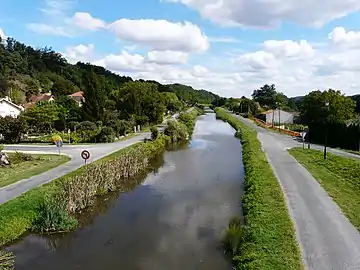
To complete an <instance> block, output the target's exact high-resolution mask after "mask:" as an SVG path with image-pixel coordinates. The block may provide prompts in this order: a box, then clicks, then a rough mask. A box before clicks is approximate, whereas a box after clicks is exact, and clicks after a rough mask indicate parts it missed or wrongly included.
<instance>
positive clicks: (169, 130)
mask: <svg viewBox="0 0 360 270" xmlns="http://www.w3.org/2000/svg"><path fill="white" fill-rule="evenodd" d="M164 134H165V135H167V136H169V137H170V138H171V141H172V142H177V141H183V140H187V139H188V138H189V134H188V132H187V127H186V126H185V125H184V124H183V123H180V122H179V121H177V120H170V121H168V123H167V127H166V128H165V130H164Z"/></svg>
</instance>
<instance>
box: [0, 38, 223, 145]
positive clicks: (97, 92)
mask: <svg viewBox="0 0 360 270" xmlns="http://www.w3.org/2000/svg"><path fill="white" fill-rule="evenodd" d="M78 91H83V97H84V102H83V104H82V106H81V107H79V106H78V104H77V103H76V102H75V101H74V100H73V99H72V98H70V97H69V95H70V94H72V93H74V92H78ZM47 92H51V94H52V95H53V96H54V97H55V101H54V102H45V101H42V102H37V103H36V104H35V106H33V107H32V108H30V109H27V110H26V111H25V112H24V113H22V115H21V116H20V117H19V119H9V118H8V117H7V118H6V119H0V121H1V123H2V128H1V127H0V133H2V134H3V135H4V136H5V137H9V138H10V137H12V136H13V135H14V134H13V132H12V131H14V129H13V128H11V127H13V126H16V125H17V126H19V127H23V128H22V130H20V131H25V130H27V131H31V132H34V133H49V132H51V131H53V130H58V131H62V130H67V129H75V128H76V126H78V129H77V130H84V127H87V128H88V130H87V132H88V133H90V132H91V131H94V129H95V130H96V132H97V133H100V132H101V130H102V129H104V128H105V127H107V130H106V129H105V130H104V132H105V133H111V134H112V133H114V135H121V134H124V133H126V132H127V131H129V130H131V129H132V128H133V126H136V125H141V126H144V125H145V126H146V125H153V124H157V123H159V122H161V121H162V119H163V116H164V115H166V114H167V113H173V112H177V111H180V110H182V109H184V108H185V107H188V106H192V105H194V104H197V103H212V102H213V101H214V100H215V99H218V98H219V96H217V95H215V94H213V93H211V92H209V91H206V90H196V89H193V88H192V87H190V86H186V85H182V84H168V85H163V84H161V83H159V82H156V81H145V80H133V79H132V78H131V77H128V76H121V75H118V74H115V73H113V72H111V71H109V70H107V69H105V68H103V67H100V66H95V65H92V64H90V63H82V62H78V63H77V64H75V65H72V64H70V63H68V62H67V60H66V59H65V58H64V57H63V56H62V55H61V54H60V53H58V52H55V51H54V50H53V49H52V48H48V47H45V48H41V49H36V48H33V47H31V46H27V45H25V44H23V43H21V42H19V41H17V40H15V39H13V38H7V39H6V40H1V39H0V97H4V96H9V97H10V98H11V100H12V101H13V102H14V103H16V104H25V103H27V102H29V100H30V98H31V97H32V96H34V95H38V94H40V93H47ZM20 122H21V125H20ZM82 122H86V123H85V124H82V125H80V124H81V123H82ZM89 122H91V123H92V124H89ZM93 124H94V125H95V126H96V128H95V126H94V125H93ZM79 125H80V126H79ZM5 127H6V128H5ZM110 129H112V130H110ZM14 132H15V131H14ZM96 132H95V131H94V132H93V133H94V134H95V133H96ZM17 133H19V131H17ZM20 133H21V132H20ZM10 134H11V135H10ZM94 134H92V135H91V136H90V135H89V136H90V137H94V136H95V135H96V136H98V135H99V134H95V135H94ZM89 136H87V137H89ZM96 136H95V137H96ZM85 137H86V136H85ZM95 137H94V138H95ZM14 138H15V139H13V140H12V141H14V142H15V141H18V140H19V136H15V137H14ZM80 140H82V139H80ZM86 140H92V139H89V138H87V139H86Z"/></svg>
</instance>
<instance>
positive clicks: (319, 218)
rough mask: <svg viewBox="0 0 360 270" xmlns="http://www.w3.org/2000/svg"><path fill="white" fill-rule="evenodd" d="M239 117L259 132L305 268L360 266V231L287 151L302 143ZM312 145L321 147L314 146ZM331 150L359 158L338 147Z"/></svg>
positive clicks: (359, 267)
mask: <svg viewBox="0 0 360 270" xmlns="http://www.w3.org/2000/svg"><path fill="white" fill-rule="evenodd" d="M237 117H238V118H239V119H240V120H241V121H243V122H244V123H246V124H247V125H249V126H251V127H253V128H255V129H256V130H257V131H258V132H259V133H258V138H259V140H260V141H261V144H262V147H263V149H264V151H265V153H266V154H267V156H268V159H269V162H270V164H271V165H272V167H273V169H274V171H275V174H276V176H277V178H278V179H279V182H280V184H281V185H282V188H283V190H284V192H285V195H286V200H287V203H288V206H289V210H290V214H291V216H292V218H293V221H294V224H295V227H296V232H297V238H298V241H299V243H300V247H301V250H302V254H303V262H304V265H305V267H306V268H307V269H316V270H330V269H334V270H340V269H349V270H350V269H352V270H354V269H360V234H359V233H358V231H357V230H356V229H355V227H354V226H352V225H351V224H350V222H349V221H348V220H347V218H346V217H345V216H344V215H343V214H342V213H341V211H340V209H339V207H338V206H337V205H336V204H335V203H334V202H333V200H332V199H331V198H330V197H329V196H328V195H327V193H326V192H325V191H324V189H323V188H322V187H321V186H320V185H319V183H318V182H317V181H316V180H315V179H314V178H313V177H312V175H311V174H310V173H309V172H308V171H307V170H306V169H305V168H304V167H303V166H301V165H300V164H299V163H298V162H297V161H296V160H295V159H294V158H293V157H292V156H291V155H290V154H289V153H288V152H287V150H286V149H287V148H292V147H296V146H301V145H302V143H299V142H297V141H296V140H294V139H292V138H291V137H289V136H284V135H281V134H277V133H274V132H271V131H268V130H265V129H263V128H260V127H258V126H257V125H255V124H253V123H252V122H251V121H250V120H248V119H244V118H242V117H240V116H237ZM312 148H319V149H322V147H321V146H314V145H312ZM329 152H334V153H335V154H339V155H344V156H351V157H355V158H360V157H359V156H356V155H351V154H348V153H344V152H341V151H339V150H336V149H329Z"/></svg>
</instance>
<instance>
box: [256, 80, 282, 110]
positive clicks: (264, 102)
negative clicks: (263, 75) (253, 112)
mask: <svg viewBox="0 0 360 270" xmlns="http://www.w3.org/2000/svg"><path fill="white" fill-rule="evenodd" d="M276 96H277V92H276V88H275V85H274V84H272V85H268V84H265V85H264V86H262V87H261V88H260V89H257V90H254V92H253V94H252V97H253V99H254V100H255V101H256V102H259V104H260V105H261V106H266V107H268V108H272V109H274V108H276Z"/></svg>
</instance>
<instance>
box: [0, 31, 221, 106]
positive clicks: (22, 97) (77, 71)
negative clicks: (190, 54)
mask: <svg viewBox="0 0 360 270" xmlns="http://www.w3.org/2000/svg"><path fill="white" fill-rule="evenodd" d="M92 71H93V72H94V75H93V77H92V79H93V80H95V81H97V82H98V84H97V87H99V89H96V90H98V91H99V92H101V94H103V95H104V96H105V101H106V100H107V99H110V98H111V95H112V92H113V91H115V90H118V89H119V88H120V87H121V85H122V84H124V83H126V82H129V81H132V78H130V77H126V76H120V75H117V74H114V73H112V72H111V71H109V70H106V69H104V68H103V67H99V66H94V65H91V64H85V63H80V62H79V63H77V64H76V65H71V64H69V63H68V62H67V61H66V59H65V58H64V57H63V56H62V55H61V54H60V53H57V52H55V51H53V50H52V49H51V48H42V49H34V48H32V47H31V46H27V45H25V44H23V43H21V42H18V41H16V40H15V39H13V38H8V39H7V40H6V41H2V42H1V44H0V97H3V96H5V95H9V96H10V97H11V99H12V100H13V102H15V103H17V104H21V103H25V102H27V101H28V100H29V98H30V97H31V96H32V95H36V94H38V93H39V92H49V91H51V92H52V94H53V95H54V96H55V97H59V96H63V95H69V94H71V93H74V92H76V91H79V90H85V88H86V87H87V85H86V80H85V79H84V77H86V76H87V75H88V74H89V73H91V72H92ZM142 82H144V81H142ZM149 82H152V83H155V84H156V85H157V87H155V89H156V90H157V91H159V92H174V93H175V94H176V95H177V96H178V98H179V100H181V101H185V102H190V103H191V102H201V103H211V102H212V101H213V100H214V98H216V95H214V94H213V93H211V92H208V91H204V90H201V91H197V90H194V89H193V88H192V87H190V86H185V85H181V84H174V85H161V84H160V83H158V82H155V81H149Z"/></svg>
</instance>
